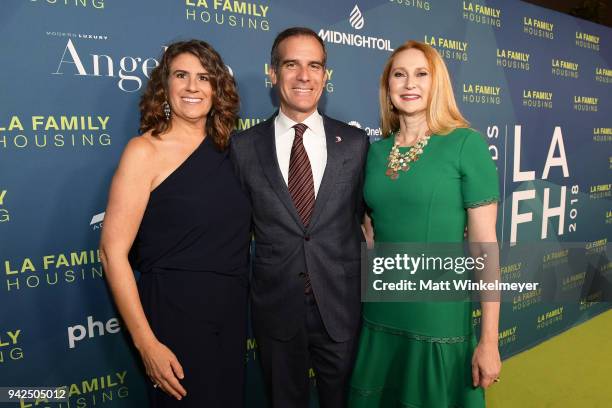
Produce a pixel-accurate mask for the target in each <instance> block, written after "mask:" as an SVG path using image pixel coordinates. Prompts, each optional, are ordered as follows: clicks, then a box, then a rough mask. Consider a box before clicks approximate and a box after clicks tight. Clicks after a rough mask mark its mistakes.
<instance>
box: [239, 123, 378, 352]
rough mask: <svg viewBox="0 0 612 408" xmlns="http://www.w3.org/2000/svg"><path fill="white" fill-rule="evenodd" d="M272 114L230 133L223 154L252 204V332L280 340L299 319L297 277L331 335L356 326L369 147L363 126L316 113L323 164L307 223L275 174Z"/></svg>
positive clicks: (339, 336)
mask: <svg viewBox="0 0 612 408" xmlns="http://www.w3.org/2000/svg"><path fill="white" fill-rule="evenodd" d="M274 117H275V116H273V117H272V118H270V119H268V120H267V121H265V122H263V123H260V124H258V125H256V126H253V127H251V128H250V129H248V130H246V131H244V132H241V133H239V134H237V135H235V136H233V137H232V139H231V147H230V154H231V157H232V160H233V162H234V166H235V169H236V172H237V174H238V176H239V178H240V181H241V183H242V185H243V187H244V189H245V190H246V191H247V192H248V194H249V195H250V199H251V204H252V206H253V231H254V235H255V256H254V259H253V275H252V280H251V301H252V304H251V309H252V315H253V325H254V327H255V329H256V331H264V332H265V333H266V335H268V336H272V337H274V338H277V339H281V340H285V339H289V338H291V337H293V336H294V335H295V334H296V332H297V330H298V328H299V327H300V325H302V324H303V323H304V310H305V309H304V307H305V306H304V279H305V275H304V274H305V273H306V272H307V273H309V274H310V280H311V283H312V290H313V293H314V295H315V299H316V301H317V304H318V306H319V311H320V313H321V317H322V318H323V323H324V324H325V328H326V329H327V332H328V333H329V335H330V336H331V337H332V339H333V340H335V341H346V340H348V339H350V338H351V337H352V336H355V335H356V333H357V330H358V328H359V324H360V316H361V303H360V251H361V242H363V240H364V239H363V234H362V231H361V221H362V218H363V213H364V204H363V175H364V165H365V160H366V155H367V150H368V147H369V141H368V138H367V136H366V134H365V132H364V131H363V130H360V129H358V128H356V127H353V126H349V125H347V124H345V123H342V122H339V121H337V120H334V119H331V118H328V117H326V116H323V124H324V127H325V134H326V142H327V164H326V167H325V172H324V175H323V179H322V181H321V186H320V187H319V191H318V194H317V197H316V201H315V208H314V212H313V215H312V219H311V221H310V225H309V227H308V228H305V227H304V225H303V224H302V222H301V220H300V217H299V216H298V213H297V211H296V209H295V206H294V205H293V201H292V200H291V196H290V195H289V190H288V188H287V185H286V184H285V181H284V180H283V176H282V174H281V172H280V168H279V165H278V160H277V156H276V144H275V141H274Z"/></svg>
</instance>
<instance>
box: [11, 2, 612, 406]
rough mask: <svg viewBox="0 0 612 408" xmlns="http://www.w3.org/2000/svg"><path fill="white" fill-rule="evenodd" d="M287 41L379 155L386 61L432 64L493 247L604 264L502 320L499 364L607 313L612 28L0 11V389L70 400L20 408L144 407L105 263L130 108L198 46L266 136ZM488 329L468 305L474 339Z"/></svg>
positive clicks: (574, 275) (311, 10)
mask: <svg viewBox="0 0 612 408" xmlns="http://www.w3.org/2000/svg"><path fill="white" fill-rule="evenodd" d="M294 25H300V26H308V27H311V28H312V29H314V30H315V31H316V32H318V33H319V35H320V36H321V37H322V38H323V40H324V41H325V43H326V46H327V49H328V54H329V58H328V67H327V74H328V78H329V80H328V82H327V84H326V86H325V92H324V96H323V99H322V103H321V109H322V111H324V112H325V113H327V114H328V115H330V116H332V117H335V118H338V119H340V120H343V121H346V122H348V123H350V124H352V125H354V126H357V127H360V128H362V129H364V130H365V131H366V132H367V134H368V135H369V136H370V138H371V140H372V141H375V140H377V139H378V138H380V137H381V131H380V128H379V120H378V102H377V95H378V88H377V87H378V79H379V76H380V73H381V70H382V67H383V65H384V63H385V61H386V59H387V58H388V56H389V54H390V52H391V51H392V50H393V49H394V48H396V47H398V46H399V45H400V44H402V43H403V42H404V41H406V40H408V39H416V40H420V41H424V42H427V43H428V44H431V45H432V46H434V47H435V48H436V49H437V50H438V51H439V52H440V54H441V55H442V57H443V58H444V59H445V61H446V63H447V64H448V67H449V69H450V72H451V76H452V80H453V84H454V92H455V96H456V99H457V101H458V103H459V105H460V108H461V110H462V112H463V113H464V114H465V116H466V117H467V118H468V119H469V120H470V122H471V124H472V126H473V127H474V128H475V129H477V130H479V131H480V132H481V133H482V135H483V137H484V138H486V140H487V141H488V143H489V145H490V152H491V155H492V156H493V158H494V160H495V161H496V163H497V167H498V170H499V177H500V185H501V190H502V191H501V192H502V197H503V201H502V202H501V203H500V206H499V221H498V235H499V240H500V241H501V242H504V243H508V242H520V243H525V242H534V243H535V242H540V241H543V240H544V241H548V242H559V243H562V242H574V243H576V242H578V243H583V244H584V245H585V248H586V249H588V250H589V251H590V252H591V253H600V254H601V255H602V256H601V257H600V258H599V261H598V262H597V263H596V265H595V266H594V267H592V268H588V270H585V269H582V270H573V271H570V272H568V274H567V276H565V277H564V278H563V279H562V280H560V281H559V282H558V284H559V285H560V287H561V290H578V296H579V297H578V298H577V299H576V300H575V301H573V302H567V303H557V302H550V301H547V300H546V299H545V298H543V297H542V293H541V292H539V291H532V292H527V293H523V294H522V295H521V296H518V297H516V298H514V299H513V300H512V301H511V302H506V303H504V304H503V307H502V315H501V324H500V344H501V350H502V353H503V356H504V357H509V356H511V355H513V354H516V353H517V352H520V351H522V350H525V349H527V348H530V347H533V346H534V345H536V344H538V343H540V342H542V341H543V340H545V339H547V338H549V337H551V336H554V335H556V334H558V333H561V332H563V331H565V330H567V329H568V328H570V327H572V326H574V325H576V324H578V323H580V322H583V321H585V320H587V319H589V318H591V317H592V316H594V315H596V314H599V313H601V312H603V311H605V310H608V309H609V308H610V303H606V302H604V301H602V300H605V299H606V298H605V296H606V293H604V292H605V290H599V291H592V290H591V291H587V292H585V291H581V289H580V288H581V287H582V286H583V285H584V284H585V283H587V282H593V281H594V280H595V281H597V280H598V281H599V282H610V279H612V278H611V276H612V272H611V263H610V261H609V260H608V258H607V257H606V253H607V245H608V240H609V239H610V237H611V234H610V232H611V231H612V229H611V223H612V205H611V194H612V191H611V184H610V182H611V177H610V175H611V172H612V149H611V148H610V147H611V146H612V100H611V93H612V69H611V64H610V60H611V58H612V30H611V29H610V28H607V27H603V26H599V25H596V24H592V23H589V22H586V21H583V20H579V19H575V18H572V17H569V16H566V15H562V14H560V13H556V12H552V11H549V10H545V9H543V8H539V7H536V6H533V5H530V4H527V3H522V2H518V1H487V2H485V1H482V0H469V1H454V0H378V1H374V0H359V1H357V0H341V1H333V2H331V1H328V0H309V1H299V0H283V1H263V0H250V1H230V0H155V1H153V0H131V1H118V0H7V1H3V2H2V12H1V13H0V44H1V50H2V52H0V67H1V71H0V72H1V75H0V95H2V96H1V103H0V310H1V311H2V312H1V313H0V386H14V385H19V386H57V385H65V386H67V387H68V395H69V399H68V401H65V402H61V403H60V402H46V401H38V402H37V403H35V402H22V403H12V404H10V405H9V406H20V407H34V406H38V407H54V408H60V407H61V408H71V407H93V406H108V407H142V406H146V402H145V387H146V386H150V384H146V383H145V381H144V379H143V377H142V374H141V369H140V363H139V359H138V356H137V354H136V353H135V352H134V350H133V349H132V347H131V345H130V340H129V337H128V336H127V333H126V332H125V330H124V328H123V327H122V325H121V322H120V320H119V318H118V314H117V311H116V309H115V308H114V306H113V304H112V301H111V299H110V296H109V292H108V289H107V286H106V282H105V279H104V271H103V269H102V267H101V264H100V258H99V254H98V251H97V248H98V241H99V238H100V230H101V228H102V225H103V219H104V208H105V205H106V199H107V191H108V187H109V183H110V180H111V176H112V174H113V172H114V169H115V167H116V164H117V162H118V159H119V156H120V154H121V152H122V150H123V148H124V146H125V145H126V143H127V141H128V140H129V139H130V138H131V137H133V136H135V135H136V134H137V129H138V124H139V112H138V109H137V105H138V100H139V97H140V95H141V93H142V91H143V89H144V86H145V84H146V81H147V79H148V77H149V75H150V73H151V70H152V69H153V68H154V67H155V66H156V65H157V64H158V60H159V57H160V54H161V53H162V52H163V50H164V47H165V46H166V45H167V44H169V43H171V42H173V41H176V40H184V39H190V38H198V39H203V40H205V41H208V42H210V43H211V44H212V45H213V46H214V47H215V48H216V49H217V50H219V52H220V53H221V55H222V56H223V58H224V60H225V62H226V63H227V65H228V66H229V67H230V69H231V71H232V72H233V75H234V77H235V78H236V80H237V83H238V87H239V91H240V96H241V100H242V103H241V118H240V120H239V122H238V123H237V125H236V127H237V129H238V130H242V129H246V128H248V127H250V126H252V125H254V124H256V123H259V122H260V121H262V120H264V119H265V118H267V117H268V116H269V115H271V114H272V113H273V112H274V110H275V109H276V108H275V106H276V105H277V100H276V97H275V95H274V90H273V89H272V88H271V83H270V81H269V79H268V77H267V71H268V69H269V50H270V47H271V45H272V41H273V39H274V37H275V35H276V34H277V33H278V32H279V31H281V30H282V29H284V28H286V27H289V26H294ZM566 256H567V253H566V252H565V251H563V250H559V251H553V252H551V253H549V254H547V256H546V257H545V259H543V262H544V263H546V262H549V263H550V262H554V263H555V264H562V263H563V262H564V259H565V258H566ZM524 268H525V265H524V264H522V263H521V262H520V261H519V262H512V263H510V264H502V275H503V277H504V278H505V279H507V280H512V279H515V278H517V279H518V278H519V277H520V275H521V273H522V272H523V271H524ZM609 286H610V285H609V284H608V286H607V288H609ZM602 287H604V288H605V285H603V286H602ZM608 290H609V289H608ZM480 316H481V310H480V309H479V308H478V306H477V305H476V306H475V309H474V311H473V318H474V324H475V325H478V324H479V321H480ZM584 346H585V347H590V346H589V345H584ZM593 346H594V347H595V345H593ZM256 351H257V344H256V342H255V340H254V339H253V338H252V336H250V337H249V338H248V339H247V341H246V344H245V352H246V356H245V359H246V364H247V365H248V370H247V371H248V381H247V382H248V391H247V392H248V401H249V402H248V406H249V407H260V406H264V397H263V389H262V383H261V376H260V373H259V367H258V361H257V358H258V357H257V354H256ZM310 375H311V377H312V379H313V383H315V382H316V377H315V375H314V372H311V373H310ZM313 405H314V403H313Z"/></svg>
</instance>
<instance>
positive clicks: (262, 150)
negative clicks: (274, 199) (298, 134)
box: [255, 115, 327, 228]
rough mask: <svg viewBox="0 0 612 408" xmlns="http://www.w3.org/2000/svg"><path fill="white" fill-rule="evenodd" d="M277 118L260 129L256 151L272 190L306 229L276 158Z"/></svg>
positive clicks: (269, 120) (296, 220)
mask: <svg viewBox="0 0 612 408" xmlns="http://www.w3.org/2000/svg"><path fill="white" fill-rule="evenodd" d="M275 117H276V115H274V116H272V117H271V118H270V119H268V120H267V123H266V124H265V126H263V127H262V128H261V129H260V131H259V133H258V135H257V137H258V140H257V142H256V143H255V150H257V155H258V157H259V163H260V164H261V167H262V169H263V172H264V174H265V175H266V178H267V179H268V182H269V183H270V186H271V187H272V190H274V192H275V193H276V195H277V196H278V198H279V200H280V201H281V202H282V203H283V205H284V206H285V207H286V208H287V211H288V212H289V214H290V215H291V217H292V218H293V220H294V221H295V222H296V223H297V224H298V225H299V226H300V227H301V228H304V226H303V224H302V221H301V220H300V216H299V215H298V213H297V210H296V209H295V206H294V205H293V200H292V199H291V195H289V189H288V188H287V184H285V180H284V179H283V175H282V173H281V171H280V166H279V165H278V157H277V156H276V142H275V140H274V118H275ZM326 132H327V131H326Z"/></svg>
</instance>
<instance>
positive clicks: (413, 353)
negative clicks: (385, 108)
mask: <svg viewBox="0 0 612 408" xmlns="http://www.w3.org/2000/svg"><path fill="white" fill-rule="evenodd" d="M393 143H394V137H392V136H391V137H388V138H386V139H383V140H380V141H378V142H376V143H374V144H372V146H371V147H370V151H369V153H368V160H367V164H366V179H365V186H364V195H365V199H366V202H367V204H368V207H369V208H370V210H371V213H370V216H371V218H372V223H373V225H374V231H375V238H376V242H377V243H379V242H391V243H401V242H462V241H463V240H464V229H465V226H466V221H467V208H470V207H476V206H479V205H483V204H487V203H491V202H496V201H497V200H499V185H498V183H499V182H498V177H497V170H496V168H495V165H494V163H493V160H492V159H491V155H490V154H489V151H488V146H487V144H486V142H485V141H484V140H483V138H482V136H480V134H478V133H477V132H475V131H474V130H471V129H456V130H454V131H452V132H451V133H449V134H448V135H432V136H431V138H430V139H429V143H428V145H427V146H425V148H424V150H423V153H422V154H421V156H420V157H419V159H418V161H416V162H414V163H411V168H410V169H409V170H408V171H407V172H404V171H400V172H399V178H398V179H397V180H391V179H390V178H389V177H388V176H386V175H385V171H386V168H387V158H388V156H389V152H390V150H391V147H392V146H393ZM408 149H410V148H409V147H406V148H400V151H401V152H406V151H408ZM471 306H472V304H471V303H470V302H445V303H443V302H430V303H426V302H420V303H418V302H375V303H365V304H364V309H363V328H362V331H361V336H360V342H359V350H358V354H357V360H356V362H355V368H354V371H353V376H352V379H351V390H350V395H349V406H350V407H352V408H363V407H367V408H373V407H381V408H395V407H419V408H442V407H444V408H447V407H470V408H472V407H484V405H485V403H484V392H483V390H482V388H480V387H478V388H474V387H472V374H471V359H472V354H473V351H474V348H475V347H476V337H475V335H474V333H473V330H472V321H471Z"/></svg>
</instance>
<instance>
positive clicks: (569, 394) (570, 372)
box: [487, 310, 612, 408]
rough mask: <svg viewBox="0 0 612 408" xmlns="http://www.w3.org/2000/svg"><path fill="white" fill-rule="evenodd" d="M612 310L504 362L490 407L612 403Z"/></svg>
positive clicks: (491, 390)
mask: <svg viewBox="0 0 612 408" xmlns="http://www.w3.org/2000/svg"><path fill="white" fill-rule="evenodd" d="M611 337H612V310H608V311H607V312H604V313H602V314H600V315H599V316H597V317H594V318H593V319H591V320H589V321H587V322H586V323H583V324H581V325H579V326H576V327H574V328H572V329H570V330H568V331H566V332H564V333H562V334H560V335H558V336H556V337H553V338H552V339H550V340H547V341H545V342H544V343H542V344H539V345H538V346H536V347H534V348H532V349H530V350H527V351H525V352H523V353H520V354H518V355H516V356H514V357H511V358H509V359H508V360H505V361H504V362H503V366H502V372H501V377H500V378H501V381H500V382H499V383H497V384H495V385H493V386H492V387H491V388H489V390H488V391H487V407H488V408H515V407H520V408H529V407H537V408H546V407H555V408H556V407H562V408H573V407H580V408H587V407H588V408H595V407H602V408H603V407H606V408H609V407H612V378H611V377H610V370H611V367H612V339H611Z"/></svg>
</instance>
